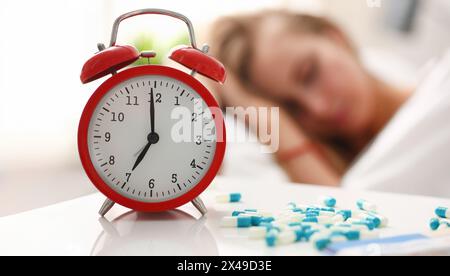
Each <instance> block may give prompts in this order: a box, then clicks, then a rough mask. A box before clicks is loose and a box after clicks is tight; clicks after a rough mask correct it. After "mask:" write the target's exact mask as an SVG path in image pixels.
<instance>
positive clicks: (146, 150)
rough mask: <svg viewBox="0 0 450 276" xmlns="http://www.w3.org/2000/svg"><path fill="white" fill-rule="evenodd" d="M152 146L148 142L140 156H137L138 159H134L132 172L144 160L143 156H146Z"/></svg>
mask: <svg viewBox="0 0 450 276" xmlns="http://www.w3.org/2000/svg"><path fill="white" fill-rule="evenodd" d="M151 145H152V143H151V142H148V143H147V145H146V146H145V148H144V149H143V150H142V152H141V154H139V156H138V158H137V159H136V162H135V163H134V166H133V169H132V171H134V170H135V169H136V168H137V166H139V164H140V163H141V162H142V160H144V157H145V155H146V154H147V152H148V150H149V149H150V146H151Z"/></svg>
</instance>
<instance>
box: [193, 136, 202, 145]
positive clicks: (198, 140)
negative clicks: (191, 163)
mask: <svg viewBox="0 0 450 276" xmlns="http://www.w3.org/2000/svg"><path fill="white" fill-rule="evenodd" d="M195 144H196V145H197V146H200V145H201V144H202V136H200V135H198V136H197V137H196V138H195Z"/></svg>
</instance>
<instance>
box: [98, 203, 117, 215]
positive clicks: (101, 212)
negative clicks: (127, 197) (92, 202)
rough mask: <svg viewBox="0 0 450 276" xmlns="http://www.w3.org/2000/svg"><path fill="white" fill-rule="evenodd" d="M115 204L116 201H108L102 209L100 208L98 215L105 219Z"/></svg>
mask: <svg viewBox="0 0 450 276" xmlns="http://www.w3.org/2000/svg"><path fill="white" fill-rule="evenodd" d="M114 204H116V203H115V202H114V201H112V200H111V199H106V200H105V202H104V203H103V205H102V208H100V211H98V214H99V215H100V216H102V217H104V216H105V215H106V213H108V212H109V210H111V208H112V207H113V206H114Z"/></svg>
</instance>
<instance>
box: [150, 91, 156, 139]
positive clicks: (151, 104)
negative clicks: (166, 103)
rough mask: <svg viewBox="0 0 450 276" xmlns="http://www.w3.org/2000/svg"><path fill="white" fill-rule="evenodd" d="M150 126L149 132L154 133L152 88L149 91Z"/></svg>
mask: <svg viewBox="0 0 450 276" xmlns="http://www.w3.org/2000/svg"><path fill="white" fill-rule="evenodd" d="M150 128H151V133H155V99H154V96H153V88H151V93H150Z"/></svg>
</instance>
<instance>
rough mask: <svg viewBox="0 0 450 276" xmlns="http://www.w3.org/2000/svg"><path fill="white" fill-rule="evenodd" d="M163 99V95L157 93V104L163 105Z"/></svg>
mask: <svg viewBox="0 0 450 276" xmlns="http://www.w3.org/2000/svg"><path fill="white" fill-rule="evenodd" d="M161 97H162V95H161V93H157V94H156V99H155V101H156V102H157V103H162V100H161Z"/></svg>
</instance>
